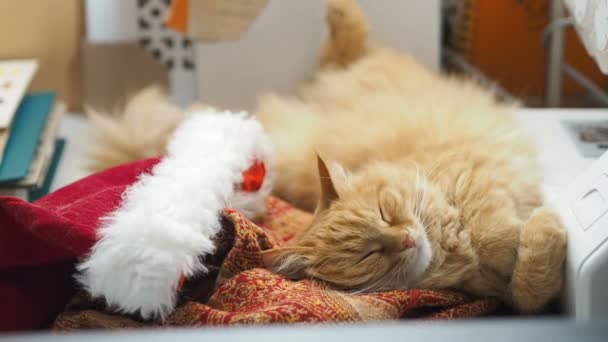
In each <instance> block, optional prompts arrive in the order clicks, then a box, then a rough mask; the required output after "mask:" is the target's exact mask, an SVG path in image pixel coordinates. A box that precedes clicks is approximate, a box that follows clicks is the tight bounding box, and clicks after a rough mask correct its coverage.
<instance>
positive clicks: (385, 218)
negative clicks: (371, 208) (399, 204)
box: [378, 205, 391, 224]
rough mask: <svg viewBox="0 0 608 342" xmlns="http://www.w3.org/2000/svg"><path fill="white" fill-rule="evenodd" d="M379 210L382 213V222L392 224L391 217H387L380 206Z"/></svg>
mask: <svg viewBox="0 0 608 342" xmlns="http://www.w3.org/2000/svg"><path fill="white" fill-rule="evenodd" d="M378 210H379V211H380V217H381V218H382V221H384V222H385V223H388V224H391V219H390V217H388V216H386V214H385V213H384V210H382V206H381V205H378Z"/></svg>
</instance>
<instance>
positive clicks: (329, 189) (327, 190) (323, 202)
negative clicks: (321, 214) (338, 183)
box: [317, 154, 339, 210]
mask: <svg viewBox="0 0 608 342" xmlns="http://www.w3.org/2000/svg"><path fill="white" fill-rule="evenodd" d="M317 167H318V168H319V180H320V182H321V198H320V202H319V208H318V209H319V210H325V209H327V208H329V206H330V204H331V203H332V202H333V201H335V200H337V199H338V198H339V196H338V192H337V191H336V187H335V186H334V181H333V179H332V176H331V173H330V172H329V169H328V168H327V165H325V161H323V159H322V158H321V156H319V155H318V154H317Z"/></svg>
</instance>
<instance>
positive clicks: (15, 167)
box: [0, 60, 65, 201]
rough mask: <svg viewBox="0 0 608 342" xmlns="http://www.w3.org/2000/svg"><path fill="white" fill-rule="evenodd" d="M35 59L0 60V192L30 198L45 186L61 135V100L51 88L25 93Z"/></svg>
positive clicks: (58, 153) (61, 142)
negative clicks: (58, 99)
mask: <svg viewBox="0 0 608 342" xmlns="http://www.w3.org/2000/svg"><path fill="white" fill-rule="evenodd" d="M37 69H38V63H37V62H36V61H35V60H11V61H0V159H1V162H0V195H3V196H16V197H19V198H22V199H24V200H28V201H34V200H36V199H38V198H40V197H42V196H44V195H46V194H47V193H48V192H49V189H50V187H51V183H52V181H53V177H54V174H55V171H56V169H57V165H58V164H59V159H60V158H61V154H62V153H63V148H64V145H65V140H64V139H60V138H58V136H57V133H58V130H59V124H60V122H61V117H62V116H63V114H64V113H65V105H64V104H63V103H61V102H58V101H57V100H56V98H55V93H54V92H39V93H28V92H27V89H28V87H29V85H30V82H31V80H32V78H33V77H34V75H35V73H36V71H37Z"/></svg>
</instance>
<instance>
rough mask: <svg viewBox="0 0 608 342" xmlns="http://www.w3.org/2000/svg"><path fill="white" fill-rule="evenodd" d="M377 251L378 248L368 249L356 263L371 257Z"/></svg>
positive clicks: (378, 251)
mask: <svg viewBox="0 0 608 342" xmlns="http://www.w3.org/2000/svg"><path fill="white" fill-rule="evenodd" d="M377 253H380V249H373V250H371V251H369V252H368V253H367V254H365V255H364V256H363V257H362V258H361V259H359V261H357V264H359V263H361V262H363V261H365V260H367V259H369V258H371V257H372V256H374V255H376V254H377Z"/></svg>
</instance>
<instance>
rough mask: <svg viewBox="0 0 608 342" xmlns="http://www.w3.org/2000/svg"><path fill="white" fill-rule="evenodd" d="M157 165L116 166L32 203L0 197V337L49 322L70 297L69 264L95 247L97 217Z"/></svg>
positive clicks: (139, 163)
mask: <svg viewBox="0 0 608 342" xmlns="http://www.w3.org/2000/svg"><path fill="white" fill-rule="evenodd" d="M157 162H158V159H156V158H154V159H147V160H143V161H139V162H135V163H132V164H127V165H124V166H119V167H116V168H113V169H110V170H107V171H105V172H102V173H98V174H95V175H92V176H90V177H87V178H84V179H82V180H80V181H78V182H76V183H73V184H71V185H69V186H67V187H64V188H62V189H60V190H58V191H55V192H54V193H52V194H50V195H48V196H46V197H44V198H41V199H40V200H38V201H36V202H34V203H28V202H25V201H23V200H20V199H18V198H14V197H0V303H1V305H0V331H7V330H21V329H37V328H42V327H45V326H47V325H48V324H49V323H51V322H52V320H53V318H54V316H55V315H56V314H57V313H58V312H59V311H61V309H63V306H64V305H65V303H66V301H67V299H68V298H69V297H70V296H71V295H72V294H73V289H74V286H73V281H72V274H73V273H72V272H73V265H74V262H75V261H76V258H77V257H79V256H81V255H83V254H85V253H87V252H88V251H89V249H90V248H91V246H92V245H93V244H94V242H95V230H96V228H97V226H98V220H99V217H100V216H103V215H104V214H106V213H108V212H110V211H111V210H113V209H114V208H116V206H117V205H118V204H119V203H120V200H121V194H122V193H123V192H124V190H125V189H126V188H127V186H129V185H130V184H132V183H133V182H135V181H136V180H137V178H138V176H139V175H140V174H141V173H147V172H149V171H150V169H151V168H152V167H153V166H154V165H155V164H156V163H157Z"/></svg>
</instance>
